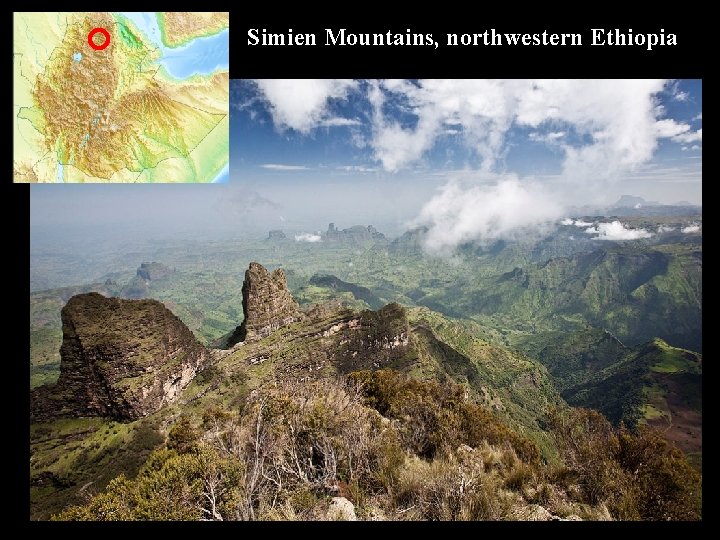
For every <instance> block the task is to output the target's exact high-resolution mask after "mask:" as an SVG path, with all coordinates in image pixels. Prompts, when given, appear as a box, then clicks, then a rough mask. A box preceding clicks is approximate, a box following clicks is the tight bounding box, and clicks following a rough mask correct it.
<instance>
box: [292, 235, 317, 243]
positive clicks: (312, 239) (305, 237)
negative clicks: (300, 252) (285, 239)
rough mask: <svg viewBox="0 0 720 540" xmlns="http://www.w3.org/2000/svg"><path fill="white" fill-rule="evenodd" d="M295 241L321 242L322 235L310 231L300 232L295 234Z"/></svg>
mask: <svg viewBox="0 0 720 540" xmlns="http://www.w3.org/2000/svg"><path fill="white" fill-rule="evenodd" d="M295 241H296V242H310V243H315V242H322V236H320V235H319V234H312V233H300V234H296V235H295Z"/></svg>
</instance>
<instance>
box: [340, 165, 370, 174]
mask: <svg viewBox="0 0 720 540" xmlns="http://www.w3.org/2000/svg"><path fill="white" fill-rule="evenodd" d="M336 169H337V170H338V171H346V172H377V171H378V169H377V168H375V167H364V166H362V165H339V166H338V167H336Z"/></svg>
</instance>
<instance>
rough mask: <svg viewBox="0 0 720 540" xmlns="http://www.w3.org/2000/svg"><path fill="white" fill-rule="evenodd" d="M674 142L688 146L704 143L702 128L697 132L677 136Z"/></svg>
mask: <svg viewBox="0 0 720 540" xmlns="http://www.w3.org/2000/svg"><path fill="white" fill-rule="evenodd" d="M672 140H673V141H675V142H679V143H686V144H688V143H693V142H702V128H700V129H698V130H697V131H686V132H685V133H681V134H679V135H675V136H674V137H673V138H672Z"/></svg>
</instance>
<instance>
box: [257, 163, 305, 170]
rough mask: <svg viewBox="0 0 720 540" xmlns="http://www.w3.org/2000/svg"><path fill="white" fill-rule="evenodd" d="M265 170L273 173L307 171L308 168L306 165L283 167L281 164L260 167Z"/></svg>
mask: <svg viewBox="0 0 720 540" xmlns="http://www.w3.org/2000/svg"><path fill="white" fill-rule="evenodd" d="M260 167H262V168H263V169H269V170H271V171H307V170H309V169H308V167H306V166H305V165H282V164H280V163H264V164H263V165H260Z"/></svg>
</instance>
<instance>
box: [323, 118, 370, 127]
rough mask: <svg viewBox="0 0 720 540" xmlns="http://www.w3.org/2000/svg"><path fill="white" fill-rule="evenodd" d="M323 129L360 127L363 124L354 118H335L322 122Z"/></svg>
mask: <svg viewBox="0 0 720 540" xmlns="http://www.w3.org/2000/svg"><path fill="white" fill-rule="evenodd" d="M320 125H321V126H323V127H341V126H360V125H362V122H361V121H360V120H357V119H354V118H340V117H338V116H335V117H333V118H326V119H325V120H322V121H321V122H320Z"/></svg>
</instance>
